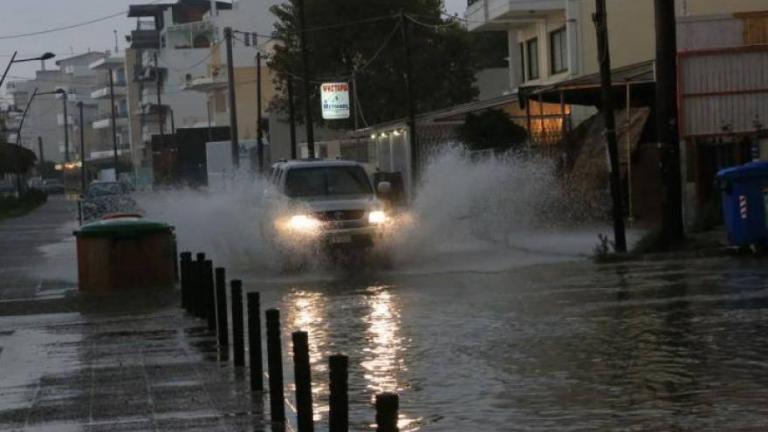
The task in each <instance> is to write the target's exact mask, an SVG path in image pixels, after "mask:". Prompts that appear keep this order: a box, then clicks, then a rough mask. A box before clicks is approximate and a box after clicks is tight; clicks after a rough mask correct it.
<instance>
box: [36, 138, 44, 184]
mask: <svg viewBox="0 0 768 432" xmlns="http://www.w3.org/2000/svg"><path fill="white" fill-rule="evenodd" d="M37 155H38V157H39V158H40V167H41V170H40V176H41V177H42V176H43V172H42V166H43V165H44V164H45V156H44V154H43V137H37Z"/></svg>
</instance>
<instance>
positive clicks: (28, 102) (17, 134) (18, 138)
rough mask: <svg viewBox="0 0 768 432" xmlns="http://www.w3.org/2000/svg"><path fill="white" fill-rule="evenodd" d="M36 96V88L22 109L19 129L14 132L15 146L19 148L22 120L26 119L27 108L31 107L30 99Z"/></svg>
mask: <svg viewBox="0 0 768 432" xmlns="http://www.w3.org/2000/svg"><path fill="white" fill-rule="evenodd" d="M35 96H37V88H35V91H33V92H32V95H31V96H30V97H29V100H28V101H27V106H26V107H24V114H22V115H21V121H20V122H19V129H18V130H17V131H16V145H18V146H21V128H23V127H24V120H26V119H27V113H28V112H29V107H30V106H31V105H32V99H34V98H35Z"/></svg>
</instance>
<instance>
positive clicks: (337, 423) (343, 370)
mask: <svg viewBox="0 0 768 432" xmlns="http://www.w3.org/2000/svg"><path fill="white" fill-rule="evenodd" d="M328 366H329V369H330V373H329V375H330V376H329V378H330V379H329V381H328V386H329V390H330V394H329V396H328V406H329V411H328V431H329V432H348V431H349V394H348V392H349V383H348V380H349V372H348V370H349V358H348V357H347V356H344V355H333V356H331V357H330V358H329V359H328Z"/></svg>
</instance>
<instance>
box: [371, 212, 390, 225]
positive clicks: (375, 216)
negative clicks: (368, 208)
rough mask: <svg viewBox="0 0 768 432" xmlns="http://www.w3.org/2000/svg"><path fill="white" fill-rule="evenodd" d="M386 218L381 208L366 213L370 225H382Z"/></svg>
mask: <svg viewBox="0 0 768 432" xmlns="http://www.w3.org/2000/svg"><path fill="white" fill-rule="evenodd" d="M388 220H389V217H388V216H387V214H386V213H385V212H383V211H381V210H376V211H372V212H370V213H368V223H369V224H371V225H384V224H385V223H387V221H388Z"/></svg>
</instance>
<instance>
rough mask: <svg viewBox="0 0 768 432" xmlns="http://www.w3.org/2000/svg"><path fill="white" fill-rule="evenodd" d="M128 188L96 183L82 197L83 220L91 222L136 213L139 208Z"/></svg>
mask: <svg viewBox="0 0 768 432" xmlns="http://www.w3.org/2000/svg"><path fill="white" fill-rule="evenodd" d="M128 192H129V191H128V188H127V187H125V185H123V184H122V183H119V182H114V181H96V182H93V183H91V184H90V185H89V186H88V192H87V193H86V194H85V195H84V196H83V199H82V208H83V220H84V221H92V220H96V219H100V218H102V217H104V216H107V215H110V214H115V213H138V212H139V206H138V205H137V204H136V201H135V200H134V199H133V198H132V197H131V196H130V194H129V193H128Z"/></svg>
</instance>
